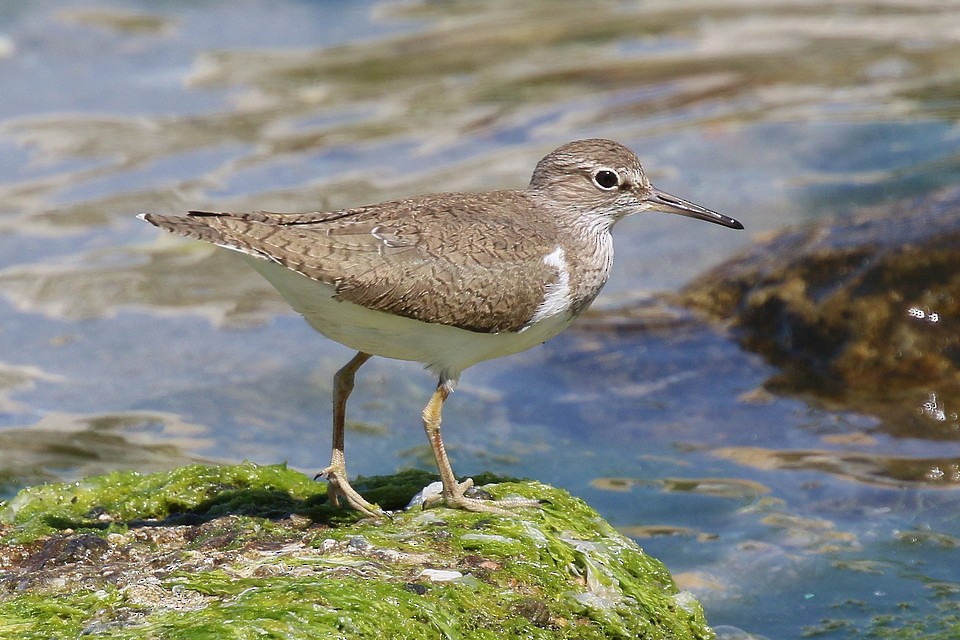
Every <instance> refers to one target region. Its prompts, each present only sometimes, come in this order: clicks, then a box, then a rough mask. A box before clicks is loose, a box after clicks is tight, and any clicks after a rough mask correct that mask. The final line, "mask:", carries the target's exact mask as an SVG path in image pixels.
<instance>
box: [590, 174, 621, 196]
mask: <svg viewBox="0 0 960 640" xmlns="http://www.w3.org/2000/svg"><path fill="white" fill-rule="evenodd" d="M593 183H594V184H595V185H597V186H598V187H600V188H601V189H603V190H604V191H610V190H611V189H616V188H617V187H618V186H620V176H619V175H617V172H616V171H611V170H610V169H601V170H600V171H597V172H596V173H595V174H593Z"/></svg>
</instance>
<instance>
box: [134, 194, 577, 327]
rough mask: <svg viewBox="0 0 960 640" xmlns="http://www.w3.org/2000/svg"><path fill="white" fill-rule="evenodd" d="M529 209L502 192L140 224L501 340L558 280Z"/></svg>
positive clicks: (393, 309)
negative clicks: (496, 335)
mask: <svg viewBox="0 0 960 640" xmlns="http://www.w3.org/2000/svg"><path fill="white" fill-rule="evenodd" d="M529 206H530V203H529V202H528V201H526V199H525V196H524V195H523V194H522V192H496V193H494V194H470V195H464V194H440V195H432V196H422V197H420V198H413V199H409V200H402V201H397V202H392V203H384V204H380V205H372V206H369V207H363V208H359V209H348V210H344V211H338V212H332V213H304V214H276V213H266V212H257V213H247V214H230V213H207V212H190V214H189V215H188V216H186V217H184V216H164V215H157V214H145V215H144V216H143V218H144V219H145V220H147V221H148V222H150V223H152V224H154V225H156V226H158V227H161V228H163V229H166V230H168V231H172V232H174V233H178V234H180V235H185V236H189V237H193V238H197V239H199V240H204V241H207V242H213V243H215V244H218V245H221V246H224V247H228V248H231V249H235V250H238V251H242V252H244V253H249V254H252V255H257V256H259V257H262V258H267V259H270V260H274V261H276V262H278V263H279V264H282V265H283V266H285V267H287V268H289V269H292V270H294V271H297V272H299V273H301V274H303V275H305V276H307V277H309V278H312V279H314V280H318V281H320V282H325V283H328V284H331V285H333V286H334V287H335V289H336V292H337V293H336V296H337V298H338V299H340V300H344V301H348V302H352V303H354V304H358V305H361V306H364V307H366V308H368V309H376V310H378V311H384V312H388V313H393V314H396V315H400V316H404V317H408V318H414V319H417V320H422V321H424V322H432V323H438V324H447V325H451V326H455V327H459V328H462V329H467V330H470V331H478V332H484V333H496V332H501V331H517V330H519V329H521V328H523V327H524V326H525V325H526V323H527V322H528V321H529V320H530V318H531V317H532V316H533V314H534V312H535V311H536V309H537V307H538V306H539V304H540V303H541V301H542V300H543V296H544V292H545V285H546V284H548V283H553V282H556V281H557V279H558V274H557V273H556V270H555V269H554V268H553V267H550V266H548V265H547V264H545V263H544V262H543V257H544V256H545V255H547V254H549V253H550V252H551V251H552V250H553V249H554V248H555V241H553V240H551V239H549V238H545V237H543V236H542V235H541V233H540V232H539V231H538V227H537V225H532V224H529V223H528V222H527V220H526V219H525V217H524V215H523V212H526V211H529ZM518 210H519V211H520V212H521V213H520V215H518V214H517V211H518ZM505 227H508V228H509V231H508V232H507V233H504V230H505V229H504V228H505ZM539 229H542V227H539Z"/></svg>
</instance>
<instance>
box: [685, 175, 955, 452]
mask: <svg viewBox="0 0 960 640" xmlns="http://www.w3.org/2000/svg"><path fill="white" fill-rule="evenodd" d="M678 299H679V301H680V302H681V303H682V304H684V305H685V306H688V307H692V308H695V309H700V310H703V311H706V312H708V313H709V314H711V315H713V316H716V317H718V318H723V319H730V320H731V322H732V325H733V328H734V331H735V333H736V335H737V336H738V337H739V340H740V342H741V343H742V345H743V346H745V347H746V348H747V349H750V350H753V351H756V352H759V353H761V354H763V355H764V356H766V357H767V358H768V359H769V360H770V361H771V362H772V363H774V364H776V365H778V366H780V367H781V368H782V375H780V376H778V377H777V378H776V379H775V380H771V382H770V386H771V387H772V388H774V389H777V390H786V391H790V392H799V393H814V394H816V395H818V396H819V397H821V398H824V399H827V400H829V401H831V402H833V403H839V404H841V405H842V406H846V407H849V408H853V409H856V410H865V411H867V412H870V413H874V414H876V415H879V416H881V417H883V418H885V419H886V423H887V425H888V426H889V427H891V428H892V429H894V430H898V431H902V432H903V433H902V434H903V435H907V434H915V433H916V430H917V429H918V428H920V429H923V430H924V435H925V436H926V437H930V436H933V437H937V436H939V437H957V436H958V435H960V432H958V422H957V416H956V413H955V412H956V411H957V403H958V402H960V322H958V319H960V189H956V188H954V189H949V190H945V191H942V192H939V193H936V194H933V195H930V196H927V197H925V198H920V199H915V200H910V201H906V202H901V203H897V204H895V205H893V206H891V207H888V208H886V209H885V210H879V209H878V210H873V211H870V212H868V213H866V214H864V215H860V216H856V217H854V218H852V219H849V220H842V221H839V222H833V223H825V224H816V225H811V226H806V227H802V228H799V229H793V230H788V231H785V232H783V233H780V234H778V235H776V236H774V237H772V238H770V239H768V240H766V241H764V242H761V243H759V244H757V245H755V246H753V247H751V248H750V249H749V250H747V251H746V252H745V253H743V254H742V255H740V256H738V257H735V258H733V259H731V260H730V261H728V262H726V263H725V264H723V265H721V266H720V267H719V268H717V269H715V270H713V271H711V272H710V273H709V274H707V275H705V276H703V277H701V278H700V279H698V280H696V281H694V282H693V283H691V284H690V285H689V286H688V287H686V289H684V290H683V291H682V292H681V293H680V294H679V296H678ZM931 427H932V429H933V431H934V432H935V433H931Z"/></svg>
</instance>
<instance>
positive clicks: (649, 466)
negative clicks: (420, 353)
mask: <svg viewBox="0 0 960 640" xmlns="http://www.w3.org/2000/svg"><path fill="white" fill-rule="evenodd" d="M957 9H960V3H955V2H951V3H944V2H942V1H938V2H932V1H931V2H923V1H914V2H910V3H906V2H904V3H899V2H893V1H890V2H871V3H867V2H849V3H843V4H842V5H840V6H838V5H836V4H835V3H828V2H822V3H821V2H807V3H803V4H798V5H773V4H771V3H766V2H759V1H746V0H745V1H743V2H728V3H723V4H716V3H712V2H706V1H703V2H688V3H682V4H678V3H673V2H666V1H664V2H644V3H623V2H610V3H604V2H597V3H590V4H589V6H587V5H583V4H581V3H569V4H566V3H562V4H558V3H549V4H548V3H543V4H539V3H526V4H523V5H522V8H518V7H516V6H515V5H514V3H505V2H489V3H457V2H451V3H416V2H405V3H326V2H312V3H311V2H292V1H291V2H274V3H267V2H258V1H256V0H248V1H244V2H239V3H237V2H231V3H227V2H205V3H196V4H193V5H191V6H190V7H189V8H183V7H181V6H180V5H176V4H173V3H163V4H157V3H122V4H121V3H115V4H112V3H83V2H37V3H29V4H27V3H22V4H15V5H8V6H6V7H5V8H4V9H2V10H0V86H3V88H4V90H3V93H2V95H0V446H2V450H3V455H2V457H0V497H2V496H9V495H11V494H12V493H13V492H14V491H15V490H16V488H17V487H20V486H24V485H26V484H30V483H35V482H41V481H46V480H51V479H57V478H74V477H78V476H80V475H84V474H89V473H95V472H99V471H103V470H105V469H109V468H116V467H118V466H119V467H134V468H137V469H143V470H150V469H156V468H162V467H166V466H170V465H174V464H182V463H183V462H185V461H188V460H194V459H204V460H237V459H244V458H247V459H252V460H256V461H258V462H264V463H271V462H277V461H282V460H287V461H289V463H290V464H291V465H293V466H295V467H297V468H300V469H303V470H304V471H306V472H314V471H316V470H317V469H319V468H321V467H322V466H324V464H325V462H326V456H327V455H328V452H327V450H326V449H327V446H328V438H329V426H328V421H329V406H328V405H329V399H328V398H329V390H330V384H331V375H332V373H333V372H334V371H335V370H336V369H337V368H338V367H339V366H340V365H341V364H342V363H343V362H345V361H346V360H347V359H348V358H349V357H350V354H349V352H348V351H346V350H345V349H343V348H341V347H339V346H337V345H333V344H331V343H329V342H328V341H325V340H323V339H321V338H319V337H318V336H316V335H315V334H314V333H313V332H312V331H311V330H310V329H309V328H308V327H307V326H306V325H305V323H303V322H302V320H301V319H300V318H298V317H296V316H294V315H292V314H291V313H289V312H288V311H286V310H285V308H284V306H283V304H282V303H281V302H280V301H279V299H278V298H277V297H276V295H275V294H273V293H272V291H271V290H270V288H269V286H268V285H266V284H265V283H263V282H261V281H260V280H259V279H258V276H256V274H254V273H253V272H252V271H250V270H248V269H247V268H246V267H245V266H244V265H243V264H242V263H241V262H240V261H239V260H235V259H234V258H233V256H229V255H225V254H224V253H221V252H217V251H214V250H211V249H209V248H207V247H204V246H200V245H199V244H197V243H189V242H185V241H180V240H179V239H174V238H170V237H165V236H161V235H160V234H159V232H157V231H156V230H155V229H153V228H151V227H149V226H147V225H144V224H143V223H140V222H138V221H137V220H135V219H134V217H133V215H134V214H135V213H136V212H138V211H144V210H156V211H181V210H185V209H187V208H198V209H204V208H215V209H216V208H224V209H227V208H237V209H258V208H263V209H268V210H297V209H309V210H316V209H327V208H335V207H341V206H349V205H358V204H363V203H367V202H374V201H378V200H383V199H387V198H392V197H399V196H403V195H409V194H413V193H418V192H424V191H437V190H475V189H491V188H501V187H518V186H522V185H523V184H525V183H526V181H527V180H528V179H529V175H530V172H531V170H532V167H533V165H534V163H535V162H536V161H537V160H538V159H539V158H540V157H541V156H542V155H543V154H544V153H545V152H546V151H549V150H550V149H551V148H553V147H554V146H556V145H558V144H560V143H562V142H565V141H567V140H571V139H575V138H579V137H587V136H606V137H611V138H616V139H618V140H620V141H622V142H624V143H625V144H627V145H629V146H630V147H632V148H633V149H634V150H636V151H637V152H638V154H639V155H640V156H641V158H643V160H644V162H645V166H646V168H647V170H648V172H649V173H650V175H651V176H652V178H653V180H654V182H655V183H656V184H657V185H658V186H660V187H661V188H663V189H665V190H667V191H670V192H673V193H676V194H678V195H681V196H684V197H686V198H688V199H691V200H693V201H696V202H699V203H701V204H704V205H705V206H709V207H711V208H714V209H717V210H719V211H723V212H725V213H728V214H730V215H733V216H735V217H737V218H738V219H740V220H742V221H743V222H744V223H745V224H746V225H747V229H748V231H747V232H742V233H733V232H730V231H729V230H725V229H721V228H719V227H713V226H712V225H699V224H697V223H695V222H692V221H690V220H685V219H680V218H676V217H668V216H643V217H634V218H631V219H627V220H625V221H624V222H623V223H621V224H620V225H619V226H618V228H617V233H616V238H617V260H616V265H615V272H614V275H613V277H612V279H611V282H610V283H609V284H608V286H607V288H606V289H605V291H604V294H603V296H602V297H601V299H600V300H598V303H597V305H595V309H594V310H593V312H591V314H590V315H588V316H586V317H584V318H583V319H582V320H580V321H578V323H576V324H575V326H574V327H573V328H572V329H571V330H570V331H569V332H567V333H566V334H564V335H562V336H560V337H558V338H557V339H555V340H553V341H551V342H549V343H548V344H546V345H544V346H543V347H541V348H538V349H534V350H531V351H529V352H526V353H523V354H518V355H516V356H513V357H510V358H506V359H502V360H499V361H495V362H490V363H485V364H482V365H478V366H477V367H475V368H472V369H470V370H469V371H468V372H467V373H466V374H465V375H464V378H463V380H462V383H461V386H460V388H459V389H458V391H457V393H456V395H455V396H454V397H453V398H452V400H451V402H449V403H448V408H447V410H446V412H445V423H446V424H447V432H446V433H447V440H448V443H449V445H450V448H451V454H452V456H453V458H454V464H455V468H456V469H457V470H458V471H459V472H460V473H474V472H477V471H480V470H485V469H489V470H493V471H498V472H503V473H507V474H513V475H518V476H529V477H535V478H537V479H540V480H543V481H546V482H551V483H554V484H556V485H558V486H562V487H564V488H567V489H569V490H570V491H572V492H574V493H576V494H577V495H580V496H582V497H584V498H585V499H586V500H588V501H589V502H590V503H591V504H593V505H595V506H596V507H598V508H599V509H600V510H601V512H602V513H603V514H604V515H605V516H606V517H607V518H609V519H610V520H611V521H612V522H614V523H615V524H616V525H617V526H620V527H622V528H623V529H624V530H625V531H627V532H629V533H630V534H631V535H634V536H635V537H637V538H638V540H639V541H640V543H641V545H642V546H644V548H646V549H647V550H648V551H649V552H651V553H653V554H655V555H657V556H658V557H660V558H661V559H663V560H664V561H665V562H666V563H667V565H668V566H669V567H670V568H671V570H672V571H674V572H675V574H676V575H677V578H678V581H679V582H680V583H681V584H682V585H683V586H684V587H685V588H688V589H690V590H692V591H693V592H694V593H696V594H697V595H698V597H700V598H701V599H702V600H703V601H704V603H705V605H706V607H707V613H708V618H709V620H710V621H711V623H712V624H714V625H718V626H730V627H737V628H740V629H743V630H746V631H748V632H750V633H754V634H757V635H761V636H766V637H769V638H791V637H800V636H801V635H802V634H804V633H808V634H809V633H816V634H818V635H817V637H826V638H847V637H860V636H861V635H863V634H864V633H865V632H866V631H867V630H870V629H873V628H874V627H875V626H877V625H878V624H880V623H881V622H883V621H884V620H885V619H884V618H882V616H891V618H890V620H891V622H890V623H889V624H890V625H891V626H893V627H894V628H895V627H896V626H897V625H903V624H906V623H907V622H908V621H911V620H923V619H926V618H927V617H928V616H944V615H946V614H948V613H949V612H950V611H952V610H953V609H954V608H955V607H956V605H957V598H956V592H957V589H956V586H957V583H956V578H955V576H956V573H957V570H958V569H960V563H958V562H957V560H956V558H955V547H956V546H957V545H958V544H960V523H958V517H957V515H956V514H957V513H958V509H957V506H958V498H960V494H958V493H957V483H958V482H960V471H958V460H960V442H958V441H960V436H957V437H952V438H951V437H949V433H950V431H949V428H948V429H946V430H945V429H944V428H943V425H942V424H941V422H942V421H938V420H937V417H936V412H931V413H930V416H931V417H930V420H931V426H930V429H931V430H930V433H929V434H927V433H915V434H912V435H911V436H910V437H904V436H903V435H902V434H901V435H892V434H891V433H890V432H889V431H885V430H882V429H880V428H879V426H878V423H877V420H876V419H874V418H872V417H870V416H863V415H853V414H839V413H834V412H830V411H828V410H825V409H823V408H819V407H816V406H813V405H810V404H808V403H806V402H804V401H803V400H802V399H798V398H785V397H774V396H770V395H768V394H766V393H764V392H762V391H760V390H759V389H760V387H761V385H762V384H763V382H764V380H766V378H767V377H768V376H770V375H771V374H772V373H773V372H774V370H773V369H772V368H771V367H770V366H769V365H767V364H765V363H764V362H763V361H762V360H761V359H759V358H758V357H756V356H754V355H751V354H746V353H744V352H742V351H740V350H739V349H738V348H737V347H736V345H735V344H734V343H733V342H732V341H730V340H729V339H728V338H727V337H726V336H725V335H723V333H722V332H720V331H719V330H717V329H712V328H707V327H704V326H703V325H700V324H698V323H696V322H694V321H693V320H692V319H691V318H689V317H687V316H686V315H684V314H682V313H679V312H676V311H673V310H663V309H660V308H658V307H657V306H656V305H654V304H653V303H651V302H650V300H649V298H648V297H647V294H648V293H649V292H656V291H669V290H673V289H676V288H677V287H679V286H681V285H682V284H683V283H684V282H685V281H686V280H688V279H689V278H691V277H693V276H695V275H697V274H698V273H701V272H702V271H703V270H706V269H709V268H710V267H711V266H712V265H715V264H717V263H718V262H720V261H721V260H722V259H723V258H725V257H727V256H729V255H731V254H732V253H733V252H735V251H736V250H737V248H738V247H740V246H743V245H745V244H747V243H749V242H750V239H751V235H757V234H763V233H766V232H769V231H773V230H776V229H780V228H782V227H784V226H786V225H789V224H793V223H799V222H805V221H810V220H815V219H819V218H824V217H830V216H837V217H839V216H844V215H847V214H848V213H850V212H851V211H854V210H855V209H856V208H857V207H861V206H865V205H877V206H882V205H884V204H885V203H890V202H893V201H895V200H898V199H900V198H903V197H907V196H911V195H915V194H920V193H925V192H927V191H930V190H933V189H936V188H938V187H940V186H943V185H946V184H950V183H952V182H955V178H956V175H957V169H958V167H960V154H958V152H957V149H958V145H957V139H958V129H957V127H956V119H957V115H958V114H960V94H958V92H957V90H956V87H957V86H960V84H958V77H957V76H958V75H960V67H957V66H956V50H957V45H958V42H957V41H958V40H960V18H957V17H956V16H958V15H960V13H958V12H957ZM585 373H586V375H585ZM432 385H433V381H432V380H431V379H430V377H429V376H428V375H427V374H426V373H423V372H422V371H420V369H419V367H418V366H417V365H412V364H407V363H396V362H387V361H378V360H374V361H372V362H371V363H370V364H368V365H366V366H365V367H364V369H363V371H362V372H361V374H360V375H359V377H358V385H357V390H356V392H355V395H354V397H353V402H352V404H351V407H350V412H349V414H350V418H351V420H352V421H353V423H352V425H351V430H350V433H349V435H348V443H347V447H348V456H349V464H350V471H351V473H353V474H372V473H379V472H389V471H393V470H396V469H398V468H403V467H407V466H411V465H422V466H425V467H427V468H429V460H428V457H425V456H428V455H429V453H428V449H427V446H426V443H425V441H424V439H423V436H422V431H421V429H420V427H419V421H418V416H419V412H420V409H421V407H422V405H423V404H424V403H425V402H426V399H427V397H428V395H429V393H430V391H431V390H432ZM929 400H930V399H929V398H924V399H922V401H921V400H918V411H921V412H922V411H923V406H922V405H923V401H927V402H929ZM938 409H942V410H943V411H944V415H945V416H946V417H947V418H948V420H949V419H951V416H952V419H953V423H954V426H955V425H956V418H955V412H956V410H957V408H956V407H945V408H944V407H938ZM956 431H957V429H954V432H956ZM934 433H935V434H936V435H935V437H934V435H933V434H934ZM945 433H946V434H947V436H946V437H945V436H944V434H945ZM878 620H879V621H880V622H878ZM728 633H729V630H728Z"/></svg>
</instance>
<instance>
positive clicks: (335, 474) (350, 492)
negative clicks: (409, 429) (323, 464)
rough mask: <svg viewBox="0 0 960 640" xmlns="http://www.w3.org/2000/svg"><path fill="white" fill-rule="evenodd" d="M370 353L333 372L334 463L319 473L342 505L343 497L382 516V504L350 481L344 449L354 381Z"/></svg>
mask: <svg viewBox="0 0 960 640" xmlns="http://www.w3.org/2000/svg"><path fill="white" fill-rule="evenodd" d="M370 357H371V356H370V354H369V353H363V352H362V351H361V352H359V353H357V355H355V356H354V357H353V359H352V360H350V362H348V363H347V364H346V365H344V366H343V368H341V369H340V370H339V371H337V373H336V374H335V375H334V376H333V448H332V449H333V450H332V452H331V455H330V466H329V467H327V468H326V469H324V470H323V471H321V472H320V473H318V474H317V477H320V476H324V477H326V479H327V481H328V482H329V483H330V486H329V488H328V489H327V493H328V496H329V498H330V502H331V503H332V504H333V505H334V506H338V507H339V506H340V500H341V498H342V499H343V500H344V501H345V502H346V503H347V505H348V506H350V507H352V508H354V509H356V510H357V511H360V512H362V513H365V514H367V515H368V516H374V517H379V516H382V515H383V511H381V509H380V507H378V506H376V505H374V504H370V503H369V502H367V501H366V500H364V499H363V496H361V495H360V494H359V493H357V491H356V490H355V489H354V488H353V487H351V486H350V483H349V482H348V481H347V463H346V458H345V456H344V453H343V444H344V433H343V431H344V422H345V421H346V415H347V398H349V397H350V392H351V391H353V381H354V377H355V376H356V373H357V369H359V368H360V367H361V366H362V365H363V363H364V362H366V361H367V360H369V359H370Z"/></svg>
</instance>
